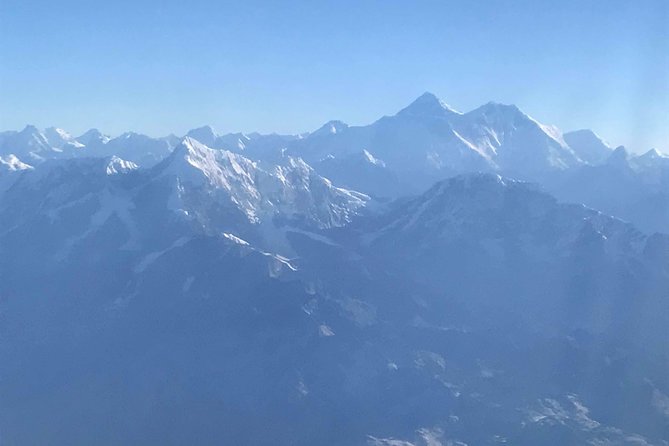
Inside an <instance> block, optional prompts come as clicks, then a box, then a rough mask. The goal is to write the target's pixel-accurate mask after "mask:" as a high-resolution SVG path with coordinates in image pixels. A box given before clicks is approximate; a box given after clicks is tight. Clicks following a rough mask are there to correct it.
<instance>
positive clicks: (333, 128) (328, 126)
mask: <svg viewBox="0 0 669 446" xmlns="http://www.w3.org/2000/svg"><path fill="white" fill-rule="evenodd" d="M347 128H348V124H346V123H345V122H343V121H337V120H334V121H328V122H326V123H325V124H323V125H322V126H321V127H320V128H319V129H318V130H316V131H315V132H313V133H312V134H311V135H312V136H317V135H336V134H337V133H340V132H341V131H342V130H345V129H347Z"/></svg>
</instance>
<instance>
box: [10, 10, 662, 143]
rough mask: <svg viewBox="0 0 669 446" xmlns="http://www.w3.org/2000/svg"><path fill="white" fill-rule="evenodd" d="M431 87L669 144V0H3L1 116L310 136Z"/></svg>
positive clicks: (442, 93)
mask: <svg viewBox="0 0 669 446" xmlns="http://www.w3.org/2000/svg"><path fill="white" fill-rule="evenodd" d="M424 91H431V92H433V93H435V94H436V95H437V96H439V97H441V98H442V99H443V100H444V101H446V102H447V103H449V104H450V105H452V106H453V107H454V108H456V109H458V110H462V111H467V110H470V109H472V108H475V107H476V106H478V105H481V104H483V103H485V102H488V101H491V100H494V101H497V102H504V103H515V104H517V105H518V106H519V107H520V108H521V109H522V110H524V111H525V112H526V113H528V114H530V115H532V116H533V117H535V118H536V119H538V120H540V121H542V122H545V123H550V124H555V125H557V126H559V127H560V128H562V129H563V130H571V129H576V128H583V127H588V128H592V129H594V130H595V131H596V132H598V133H599V134H600V135H601V136H603V137H604V138H605V139H606V140H608V141H609V142H610V143H612V144H614V145H617V144H625V145H626V146H628V147H629V148H631V149H632V150H636V151H643V150H646V149H648V148H650V147H656V148H658V149H660V150H663V151H665V152H669V1H667V0H635V1H627V0H626V1H617V0H606V1H587V0H580V1H571V0H569V1H564V0H561V1H542V0H533V1H518V0H516V1H507V0H494V1H475V0H463V1H419V0H417V1H406V2H400V1H391V0H386V1H364V0H361V1H336V2H334V1H283V2H279V1H265V2H258V1H235V2H230V1H227V2H226V1H197V0H195V1H178V2H170V1H141V0H138V1H123V0H117V1H104V2H95V1H85V2H84V1H67V0H62V1H59V0H51V1H30V0H21V1H14V0H1V1H0V128H1V129H16V128H22V127H23V126H24V125H25V124H26V123H33V124H35V125H38V126H40V127H44V126H50V125H56V126H59V127H63V128H65V129H66V130H69V131H70V132H72V133H75V134H77V133H80V132H83V131H84V130H85V129H87V128H90V127H98V128H100V129H101V130H103V131H105V132H108V133H111V134H117V133H120V132H123V131H125V130H134V131H140V132H144V133H148V134H150V135H154V136H157V135H162V134H167V133H170V132H175V133H177V134H183V133H184V132H185V131H186V130H188V129H189V128H192V127H196V126H200V125H203V124H211V125H213V126H214V127H215V128H216V129H217V130H219V131H220V132H227V131H253V130H259V131H262V132H271V131H276V132H291V133H293V132H302V131H308V130H313V129H315V128H317V127H319V126H320V125H321V124H322V123H323V122H325V121H327V120H330V119H341V120H344V121H346V122H348V123H350V124H365V123H368V122H371V121H373V120H375V119H377V118H378V117H380V116H382V115H384V114H393V113H395V112H396V111H397V110H398V109H400V108H401V107H403V106H405V105H406V104H407V103H409V102H410V101H411V100H412V99H414V98H415V97H416V96H418V95H420V94H421V93H422V92H424Z"/></svg>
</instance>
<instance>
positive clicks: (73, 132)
mask: <svg viewBox="0 0 669 446" xmlns="http://www.w3.org/2000/svg"><path fill="white" fill-rule="evenodd" d="M426 94H430V95H434V96H436V97H437V99H439V100H440V101H441V102H442V103H443V104H444V105H446V106H447V107H449V108H451V109H452V110H454V111H457V112H459V113H463V114H466V113H469V112H471V111H474V110H476V109H478V108H480V107H482V106H484V105H486V104H490V103H496V104H500V105H506V106H516V107H518V109H520V111H521V112H523V113H525V114H526V115H528V116H530V117H531V118H532V119H535V120H536V121H538V122H540V123H541V124H544V125H549V126H555V127H557V128H558V129H559V130H560V132H562V133H563V134H564V133H570V132H575V131H580V130H590V131H592V132H593V133H594V134H595V135H597V136H598V137H599V138H600V139H601V140H602V141H604V142H605V143H606V144H608V145H609V146H610V147H611V148H612V149H615V148H617V147H619V146H623V147H625V149H626V150H628V151H629V152H631V153H635V154H644V153H646V152H648V151H649V150H653V149H655V150H657V151H658V152H660V153H662V154H667V155H669V150H667V149H662V148H660V147H647V148H640V149H639V148H633V147H628V146H626V145H624V144H619V143H617V142H616V141H611V140H610V139H609V138H607V137H606V135H602V134H601V133H599V132H597V131H596V130H594V129H591V128H588V127H585V126H581V127H579V128H570V129H565V128H562V127H560V126H558V125H555V124H554V123H551V122H545V121H543V120H542V119H540V118H537V117H536V116H533V115H532V114H531V113H527V112H526V111H525V110H524V109H523V108H522V107H520V106H518V105H517V104H512V103H508V104H505V103H501V102H497V101H488V102H485V103H482V104H480V105H478V106H476V107H474V108H472V109H468V110H466V111H463V110H462V109H460V108H458V107H456V106H453V104H451V103H449V102H447V101H444V100H443V99H442V98H441V97H439V95H436V94H434V93H433V92H431V91H424V92H423V93H422V94H420V95H418V96H416V97H414V98H413V99H412V100H410V101H409V102H407V103H406V104H404V106H401V107H399V108H398V109H397V110H396V111H395V112H390V113H385V114H383V115H380V116H378V117H377V118H376V119H372V120H370V121H369V122H364V123H351V122H348V121H346V120H343V119H329V120H327V121H324V122H322V123H321V124H320V125H319V126H317V127H315V128H312V129H311V130H304V131H293V132H290V131H288V132H277V131H261V130H253V129H252V130H234V129H233V130H229V129H226V130H221V129H219V128H217V127H216V126H215V125H212V124H210V123H203V124H201V125H197V126H194V127H190V128H188V129H185V130H181V131H170V132H167V133H163V134H153V133H149V132H145V131H142V130H141V129H127V130H125V131H121V132H119V133H113V132H107V131H106V130H105V129H103V128H100V127H97V126H92V127H87V128H85V129H81V128H79V129H77V130H72V129H69V128H66V127H62V126H59V125H54V124H50V125H44V124H39V125H38V124H35V123H32V122H29V123H26V124H25V125H23V126H21V127H18V128H12V129H0V132H7V131H22V130H24V129H25V128H27V127H29V126H34V127H35V128H37V129H38V130H40V131H42V130H45V129H48V128H57V129H61V130H64V131H66V132H67V133H69V134H70V135H72V136H73V137H75V138H77V137H79V136H82V135H83V134H84V133H86V132H88V131H90V130H98V131H99V132H101V133H102V134H103V135H106V136H109V137H111V138H116V137H119V136H121V135H123V134H126V133H136V134H142V135H146V136H149V137H151V138H165V137H169V136H176V137H178V138H183V137H185V136H187V133H188V132H189V131H191V130H195V129H199V128H203V127H210V128H212V129H213V131H214V132H215V133H216V134H218V135H221V136H223V135H227V134H236V133H242V134H245V135H250V134H254V133H258V134H262V135H272V134H274V135H291V136H296V135H306V134H309V133H313V132H315V131H317V130H318V129H320V128H321V127H323V126H324V125H327V124H328V123H329V122H333V121H339V122H343V123H344V124H346V125H348V126H349V127H362V126H367V125H370V124H372V123H374V122H376V121H377V120H379V119H381V118H383V117H384V116H393V115H395V114H396V113H398V112H399V111H400V110H402V109H403V108H404V107H406V106H408V105H409V104H411V103H412V102H413V101H415V100H416V99H418V98H419V97H421V96H423V95H426ZM668 147H669V146H668Z"/></svg>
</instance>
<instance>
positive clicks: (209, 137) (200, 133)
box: [186, 125, 219, 147]
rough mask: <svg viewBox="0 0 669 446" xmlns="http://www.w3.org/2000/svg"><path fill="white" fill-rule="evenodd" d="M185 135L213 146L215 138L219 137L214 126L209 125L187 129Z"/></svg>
mask: <svg viewBox="0 0 669 446" xmlns="http://www.w3.org/2000/svg"><path fill="white" fill-rule="evenodd" d="M186 136H190V137H191V138H195V139H197V140H198V141H200V142H201V143H203V144H205V145H207V146H209V147H213V146H214V145H215V143H216V139H217V138H218V137H219V135H218V133H216V131H215V130H214V128H213V127H211V126H209V125H205V126H202V127H198V128H195V129H192V130H189V131H188V133H186Z"/></svg>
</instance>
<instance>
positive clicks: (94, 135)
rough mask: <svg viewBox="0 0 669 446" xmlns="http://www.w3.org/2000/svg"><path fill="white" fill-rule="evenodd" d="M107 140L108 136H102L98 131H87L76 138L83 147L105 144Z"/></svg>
mask: <svg viewBox="0 0 669 446" xmlns="http://www.w3.org/2000/svg"><path fill="white" fill-rule="evenodd" d="M109 139H110V138H109V136H107V135H104V134H103V133H102V132H101V131H100V130H98V129H90V130H87V131H86V132H85V133H84V134H83V135H80V136H78V137H77V138H76V140H77V141H79V142H80V143H82V144H83V145H85V146H88V145H90V144H92V143H95V142H100V143H102V144H106V143H107V142H108V141H109Z"/></svg>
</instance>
